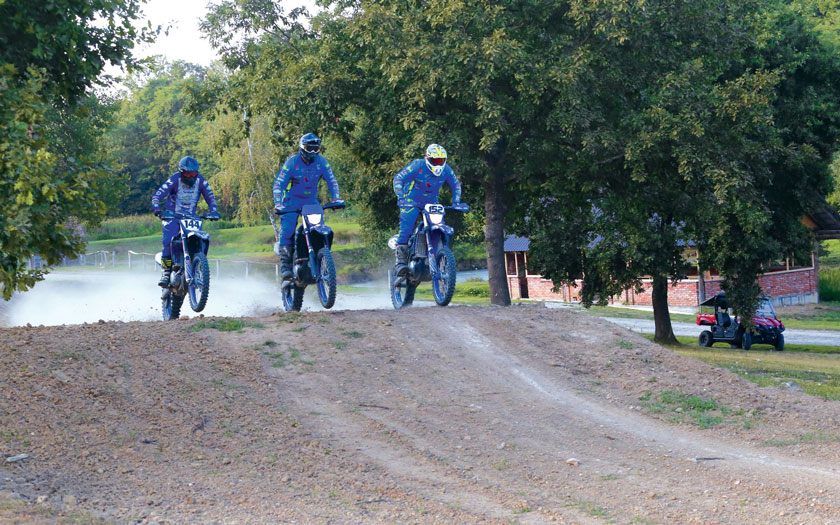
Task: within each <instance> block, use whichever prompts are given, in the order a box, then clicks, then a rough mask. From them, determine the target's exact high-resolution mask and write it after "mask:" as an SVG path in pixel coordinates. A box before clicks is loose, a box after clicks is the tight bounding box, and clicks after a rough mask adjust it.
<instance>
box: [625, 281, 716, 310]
mask: <svg viewBox="0 0 840 525" xmlns="http://www.w3.org/2000/svg"><path fill="white" fill-rule="evenodd" d="M627 295H628V296H629V300H628V301H626V303H627V304H637V305H643V306H653V281H651V280H649V279H645V280H643V281H642V293H636V292H635V291H633V290H628V293H627ZM699 297H700V296H699V295H698V293H697V281H696V280H693V279H685V280H683V281H679V282H677V283H676V284H672V283H668V304H669V305H671V306H697V305H698V304H699V302H700V301H699Z"/></svg>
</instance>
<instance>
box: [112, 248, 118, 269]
mask: <svg viewBox="0 0 840 525" xmlns="http://www.w3.org/2000/svg"><path fill="white" fill-rule="evenodd" d="M111 261H112V262H113V263H114V268H116V267H117V250H114V251H112V252H111Z"/></svg>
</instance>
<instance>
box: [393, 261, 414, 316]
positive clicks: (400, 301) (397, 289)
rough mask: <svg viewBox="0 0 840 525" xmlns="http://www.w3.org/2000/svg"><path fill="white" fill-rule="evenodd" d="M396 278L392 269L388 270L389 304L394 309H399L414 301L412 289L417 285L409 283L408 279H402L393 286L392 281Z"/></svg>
mask: <svg viewBox="0 0 840 525" xmlns="http://www.w3.org/2000/svg"><path fill="white" fill-rule="evenodd" d="M396 280H397V279H396V276H395V275H394V270H393V269H391V270H388V287H389V288H390V290H391V304H392V305H393V306H394V310H400V309H402V308H405V307H406V306H411V303H413V302H414V291H415V290H416V289H417V285H416V284H411V283H410V282H409V281H408V280H403V282H401V283H400V284H398V285H396V286H395V285H394V282H396Z"/></svg>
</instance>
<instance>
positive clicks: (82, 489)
mask: <svg viewBox="0 0 840 525" xmlns="http://www.w3.org/2000/svg"><path fill="white" fill-rule="evenodd" d="M212 321H214V319H213V318H204V319H195V318H194V319H190V320H185V319H181V320H179V321H175V322H169V323H164V322H130V323H123V322H102V323H95V324H89V325H80V326H79V325H76V326H57V327H37V328H36V327H20V328H9V329H0V356H2V362H0V385H3V388H2V389H0V454H2V456H3V457H6V458H9V457H14V456H19V455H21V454H27V455H28V457H26V458H25V459H19V460H17V461H14V462H5V463H3V464H0V522H2V521H10V522H21V523H29V522H33V521H36V522H37V521H41V522H55V521H62V520H66V521H106V522H109V521H111V522H118V523H129V522H141V523H152V522H156V523H184V522H201V523H274V522H296V523H347V522H352V523H358V522H375V523H385V522H388V523H393V522H400V523H402V522H410V523H453V522H460V523H464V522H487V523H497V522H498V523H502V522H504V523H510V522H521V523H544V522H551V521H557V522H569V523H589V522H593V523H602V522H604V521H605V520H611V521H613V522H617V523H639V522H641V523H660V522H661V523H675V522H679V523H777V522H790V523H831V522H838V521H840V473H839V472H838V470H837V469H838V467H840V435H838V430H837V429H838V428H839V427H838V423H840V403H838V402H833V401H827V400H823V399H816V398H813V397H809V396H807V395H805V394H803V393H801V392H793V391H783V390H779V389H776V388H762V387H758V386H757V385H755V384H753V383H750V382H747V381H745V380H743V379H741V378H740V377H738V376H737V375H734V374H731V373H729V372H727V371H725V370H721V369H717V368H713V367H710V366H707V365H705V364H703V363H701V362H699V361H696V360H693V359H688V358H683V357H680V356H678V355H676V354H674V353H672V352H670V351H668V350H667V349H664V348H661V347H659V346H656V345H654V344H652V343H651V342H649V341H647V340H646V339H644V338H642V337H641V336H639V335H638V334H634V333H632V332H630V331H627V330H625V329H623V328H621V327H619V326H617V325H613V324H609V323H605V322H604V321H602V320H600V319H597V318H592V317H587V316H583V315H579V314H576V313H574V312H572V311H568V310H553V309H547V308H545V307H543V306H542V305H527V306H517V307H510V308H497V307H463V306H459V307H448V308H418V309H408V310H406V311H401V312H395V311H389V310H379V311H374V310H358V311H335V312H307V313H302V314H284V313H281V314H275V315H270V316H264V317H258V318H241V319H240V321H241V322H243V323H244V324H245V326H244V327H243V328H242V331H241V332H237V331H233V332H220V331H217V330H214V329H212V328H208V327H207V324H208V323H210V322H212ZM681 395H684V396H683V397H679V396H681ZM689 395H692V396H696V397H693V398H689V397H688V396H689ZM667 396H671V397H670V398H673V397H674V396H676V397H678V398H680V399H683V400H685V399H692V400H694V401H692V403H695V404H696V403H700V404H701V405H703V406H705V407H706V409H709V407H712V408H711V409H709V410H708V411H707V412H703V413H702V414H700V416H703V417H706V416H711V415H716V416H719V417H718V418H717V419H708V418H706V419H703V418H701V417H700V416H698V415H697V413H695V412H692V411H691V407H690V406H689V404H686V403H682V404H680V403H677V404H669V403H668V401H667V399H670V398H668V397H667ZM712 399H713V400H715V401H714V402H712V401H710V400H712ZM704 403H705V404H704Z"/></svg>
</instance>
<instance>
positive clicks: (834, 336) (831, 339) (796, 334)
mask: <svg viewBox="0 0 840 525" xmlns="http://www.w3.org/2000/svg"><path fill="white" fill-rule="evenodd" d="M601 319H604V320H606V321H609V322H611V323H615V324H617V325H620V326H623V327H625V328H628V329H630V330H633V331H634V332H641V333H644V334H652V333H653V332H654V329H653V320H652V319H627V318H621V317H602V318H601ZM671 326H672V327H673V328H674V334H675V335H688V336H693V337H697V336H698V335H700V332H701V331H703V327H702V326H698V325H696V324H693V323H678V322H672V323H671ZM784 334H785V343H789V344H794V345H830V346H840V330H838V331H832V330H802V329H799V330H796V329H793V330H792V329H790V328H787V329H785V331H784Z"/></svg>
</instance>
